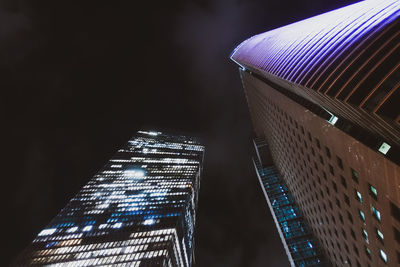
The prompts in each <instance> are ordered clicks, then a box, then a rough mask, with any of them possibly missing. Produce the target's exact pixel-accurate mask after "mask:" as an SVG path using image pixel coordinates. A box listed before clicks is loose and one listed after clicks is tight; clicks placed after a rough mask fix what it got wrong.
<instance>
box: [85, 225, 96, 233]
mask: <svg viewBox="0 0 400 267" xmlns="http://www.w3.org/2000/svg"><path fill="white" fill-rule="evenodd" d="M92 228H93V226H92V225H87V226H85V227H83V229H82V231H84V232H88V231H90V230H92Z"/></svg>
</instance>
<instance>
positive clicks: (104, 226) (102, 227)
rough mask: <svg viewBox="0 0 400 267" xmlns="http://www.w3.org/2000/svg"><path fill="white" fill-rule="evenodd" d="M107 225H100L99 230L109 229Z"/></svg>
mask: <svg viewBox="0 0 400 267" xmlns="http://www.w3.org/2000/svg"><path fill="white" fill-rule="evenodd" d="M107 225H108V224H106V223H103V224H100V225H99V229H104V228H106V227H107Z"/></svg>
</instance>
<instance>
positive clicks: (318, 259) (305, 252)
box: [254, 140, 324, 267]
mask: <svg viewBox="0 0 400 267" xmlns="http://www.w3.org/2000/svg"><path fill="white" fill-rule="evenodd" d="M255 148H256V150H257V151H256V152H257V155H258V157H257V158H255V159H254V166H255V167H256V172H257V174H258V177H259V180H260V183H261V186H262V188H263V191H264V194H265V196H266V198H267V202H268V204H269V207H270V210H271V213H272V214H273V217H274V220H275V223H276V226H277V228H278V231H279V233H280V235H281V239H282V242H283V244H284V247H285V249H286V253H287V254H288V256H289V261H290V262H291V264H292V266H299V267H302V266H324V264H323V260H322V255H321V251H320V249H319V246H318V244H317V242H316V241H315V240H314V238H313V236H312V233H311V230H310V228H309V227H308V225H307V223H306V221H305V220H304V218H303V216H302V214H301V212H300V210H299V208H298V206H297V205H296V203H295V201H294V199H293V197H292V195H291V194H290V192H289V190H288V188H287V186H286V185H285V183H284V182H283V180H282V179H281V178H280V175H279V173H278V171H277V170H276V168H275V167H274V166H273V165H269V164H267V165H269V166H263V164H262V163H261V162H263V159H261V158H259V156H260V155H263V154H264V155H265V154H266V153H265V150H266V149H268V147H267V145H266V143H265V142H264V141H260V140H259V141H256V142H255ZM260 149H262V150H264V153H262V152H260V151H259V150H260Z"/></svg>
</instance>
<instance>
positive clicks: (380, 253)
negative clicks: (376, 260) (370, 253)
mask: <svg viewBox="0 0 400 267" xmlns="http://www.w3.org/2000/svg"><path fill="white" fill-rule="evenodd" d="M379 255H380V256H381V259H382V260H383V261H384V262H387V261H388V257H387V255H386V253H385V251H383V250H382V249H381V250H379Z"/></svg>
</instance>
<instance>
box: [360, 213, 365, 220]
mask: <svg viewBox="0 0 400 267" xmlns="http://www.w3.org/2000/svg"><path fill="white" fill-rule="evenodd" d="M360 218H361V220H362V221H363V222H365V214H364V212H363V211H362V210H360Z"/></svg>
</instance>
